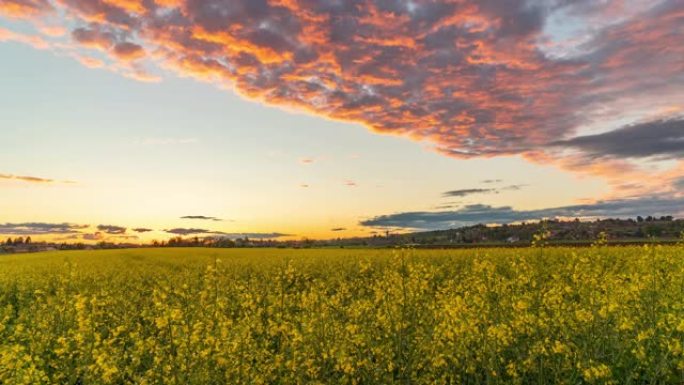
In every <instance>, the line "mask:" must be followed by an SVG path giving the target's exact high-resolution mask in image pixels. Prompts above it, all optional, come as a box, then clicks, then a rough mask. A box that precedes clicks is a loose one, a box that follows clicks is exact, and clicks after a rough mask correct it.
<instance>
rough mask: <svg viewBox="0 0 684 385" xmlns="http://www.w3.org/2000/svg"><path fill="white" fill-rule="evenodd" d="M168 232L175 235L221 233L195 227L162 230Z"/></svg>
mask: <svg viewBox="0 0 684 385" xmlns="http://www.w3.org/2000/svg"><path fill="white" fill-rule="evenodd" d="M164 231H165V232H167V233H169V234H175V235H200V234H221V233H220V232H215V231H211V230H207V229H195V228H180V227H179V228H175V229H169V230H164Z"/></svg>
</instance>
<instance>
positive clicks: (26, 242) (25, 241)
mask: <svg viewBox="0 0 684 385" xmlns="http://www.w3.org/2000/svg"><path fill="white" fill-rule="evenodd" d="M24 243H25V244H27V245H30V244H31V237H30V236H28V237H26V239H25V240H24Z"/></svg>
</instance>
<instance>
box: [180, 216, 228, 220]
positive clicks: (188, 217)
mask: <svg viewBox="0 0 684 385" xmlns="http://www.w3.org/2000/svg"><path fill="white" fill-rule="evenodd" d="M181 219H196V220H201V221H213V222H221V221H223V219H221V218H216V217H207V216H204V215H186V216H184V217H181Z"/></svg>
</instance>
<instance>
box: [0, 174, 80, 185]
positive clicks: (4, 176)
mask: <svg viewBox="0 0 684 385" xmlns="http://www.w3.org/2000/svg"><path fill="white" fill-rule="evenodd" d="M0 179H6V180H17V181H21V182H28V183H39V184H51V183H74V182H72V181H56V180H54V179H48V178H40V177H37V176H28V175H12V174H0Z"/></svg>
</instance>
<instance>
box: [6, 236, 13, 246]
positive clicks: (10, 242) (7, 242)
mask: <svg viewBox="0 0 684 385" xmlns="http://www.w3.org/2000/svg"><path fill="white" fill-rule="evenodd" d="M13 244H14V242H13V241H12V238H7V240H6V241H5V245H7V246H12V245H13Z"/></svg>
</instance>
